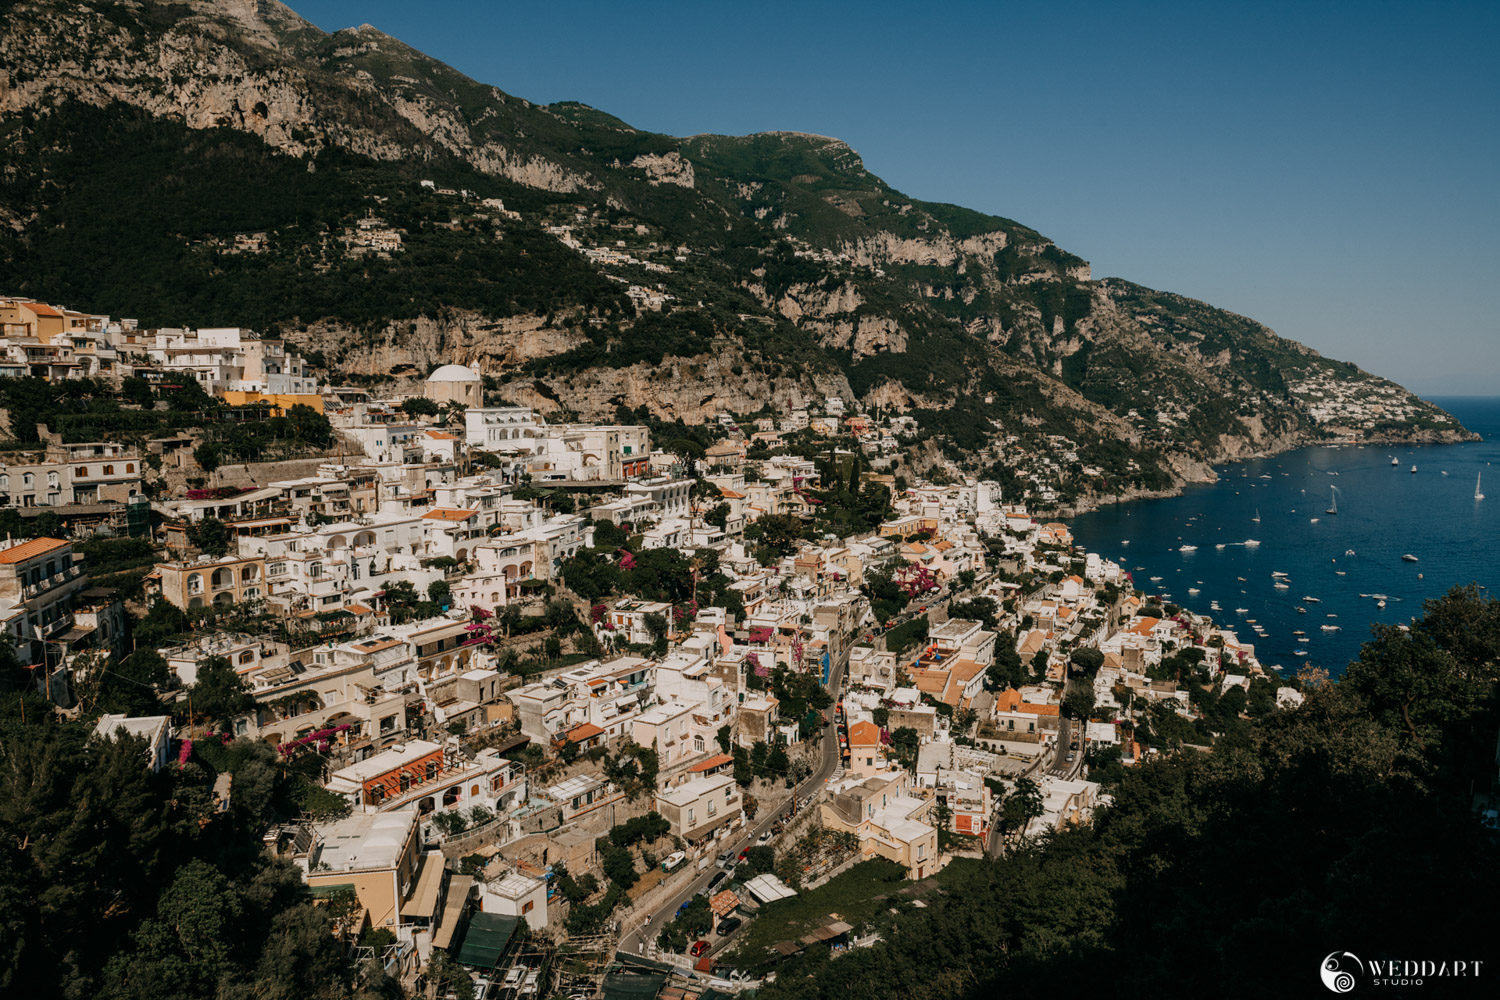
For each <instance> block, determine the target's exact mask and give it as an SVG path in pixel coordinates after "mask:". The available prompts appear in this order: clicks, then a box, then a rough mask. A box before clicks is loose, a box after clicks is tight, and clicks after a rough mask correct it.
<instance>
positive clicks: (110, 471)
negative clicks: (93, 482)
mask: <svg viewBox="0 0 1500 1000" xmlns="http://www.w3.org/2000/svg"><path fill="white" fill-rule="evenodd" d="M104 474H105V475H106V476H113V475H114V474H115V467H114V466H113V465H106V466H105V467H104Z"/></svg>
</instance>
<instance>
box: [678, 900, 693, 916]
mask: <svg viewBox="0 0 1500 1000" xmlns="http://www.w3.org/2000/svg"><path fill="white" fill-rule="evenodd" d="M692 905H693V902H692V900H688V901H687V902H686V903H683V904H682V905H681V906H679V907H678V908H677V916H679V917H680V916H682V915H683V914H684V913H686V912H687V911H688V907H689V906H692Z"/></svg>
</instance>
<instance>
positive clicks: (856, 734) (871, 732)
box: [849, 720, 880, 747]
mask: <svg viewBox="0 0 1500 1000" xmlns="http://www.w3.org/2000/svg"><path fill="white" fill-rule="evenodd" d="M849 745H850V746H862V747H866V746H879V745H880V727H879V726H877V725H875V723H873V722H865V721H863V720H861V721H859V722H856V723H855V724H854V725H852V726H850V727H849Z"/></svg>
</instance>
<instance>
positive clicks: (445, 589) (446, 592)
mask: <svg viewBox="0 0 1500 1000" xmlns="http://www.w3.org/2000/svg"><path fill="white" fill-rule="evenodd" d="M427 599H428V600H429V601H431V602H432V603H433V604H437V605H441V606H443V607H447V606H448V605H449V604H451V603H452V602H453V588H451V587H449V586H448V581H447V580H434V581H432V582H431V583H429V584H428V585H427Z"/></svg>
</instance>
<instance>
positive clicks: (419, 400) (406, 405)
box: [400, 396, 439, 417]
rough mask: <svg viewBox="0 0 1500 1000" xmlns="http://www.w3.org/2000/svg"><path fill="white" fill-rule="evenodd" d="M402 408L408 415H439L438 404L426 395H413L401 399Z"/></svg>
mask: <svg viewBox="0 0 1500 1000" xmlns="http://www.w3.org/2000/svg"><path fill="white" fill-rule="evenodd" d="M400 410H401V412H402V413H404V414H406V415H407V416H408V417H435V416H437V415H438V412H439V411H438V405H437V403H435V402H434V401H432V400H430V399H428V398H427V397H426V396H413V397H411V398H410V399H404V400H402V401H401V406H400Z"/></svg>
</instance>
